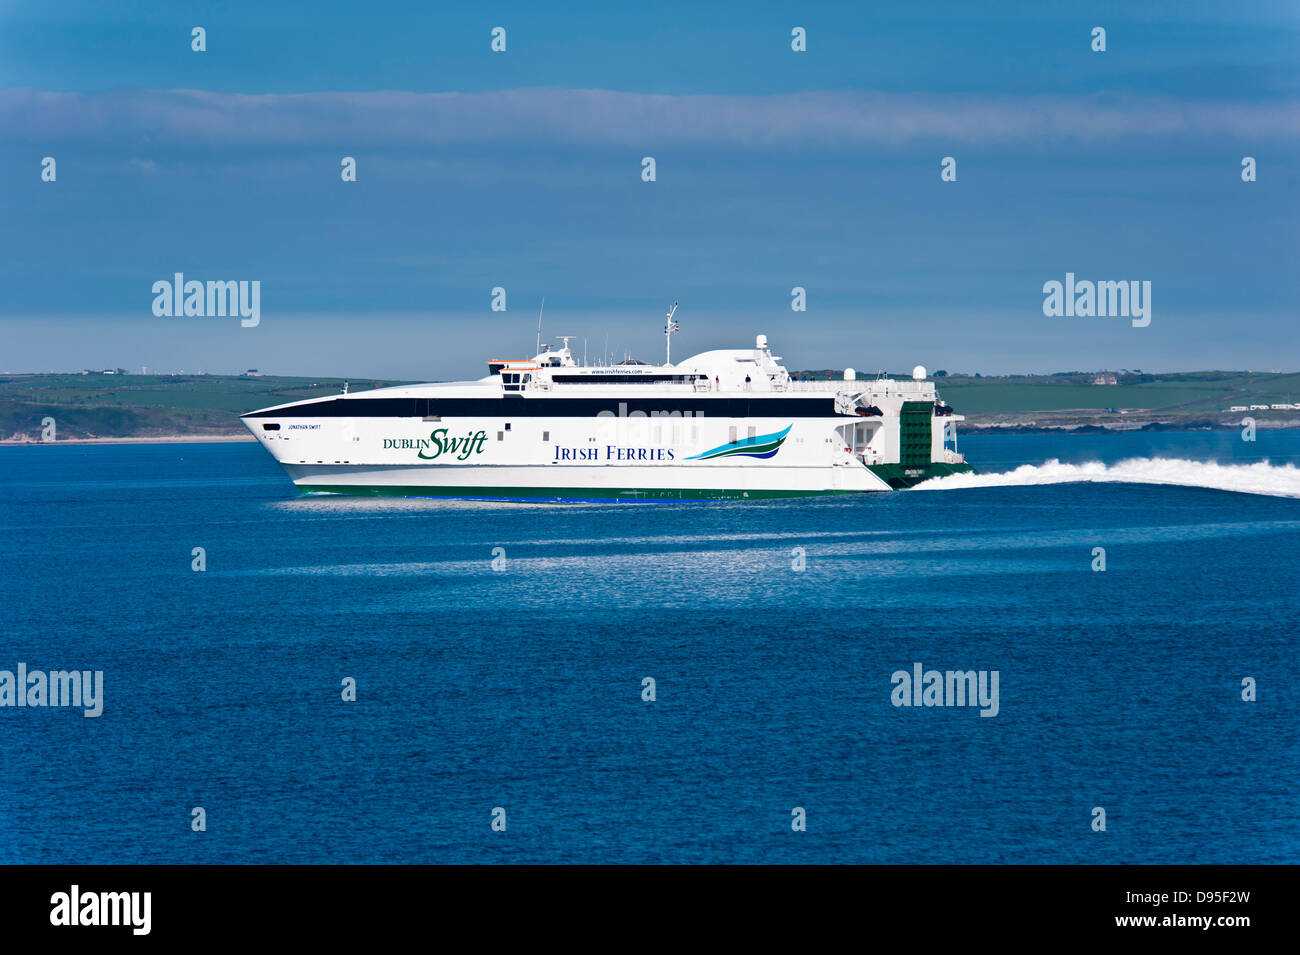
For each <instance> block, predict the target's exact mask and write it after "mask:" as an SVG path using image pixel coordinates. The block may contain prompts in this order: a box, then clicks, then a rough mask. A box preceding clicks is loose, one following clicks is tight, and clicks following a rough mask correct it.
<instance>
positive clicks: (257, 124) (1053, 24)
mask: <svg viewBox="0 0 1300 955" xmlns="http://www.w3.org/2000/svg"><path fill="white" fill-rule="evenodd" d="M194 27H202V28H203V29H204V30H205V31H206V35H205V40H206V49H205V50H204V51H202V52H197V51H195V50H193V49H192V30H193V28H194ZM495 27H502V28H504V30H505V42H506V49H505V51H504V52H494V51H493V50H492V49H491V45H492V31H493V29H494V28H495ZM795 27H802V28H803V30H804V31H805V35H806V50H804V51H801V52H796V51H795V50H793V49H792V48H791V43H792V33H791V31H792V30H793V29H794V28H795ZM1095 27H1103V28H1104V29H1105V31H1106V50H1105V51H1104V52H1096V51H1094V50H1093V49H1092V45H1093V43H1094V39H1093V29H1094V28H1095ZM1298 146H1300V5H1297V4H1295V3H1293V2H1291V3H1282V2H1255V3H1251V2H1244V3H1232V4H1228V3H1196V2H1178V3H1141V2H1135V3H1134V2H1130V3H1081V2H1076V3H1055V2H1044V0H1039V2H1032V3H1012V2H996V0H990V2H986V3H980V4H971V3H968V2H952V3H948V2H943V3H933V2H917V3H910V4H876V3H861V2H855V3H797V4H796V3H784V4H777V3H763V2H752V3H746V4H732V5H724V4H700V3H698V2H694V3H677V2H673V0H664V2H657V3H654V4H639V5H633V4H609V3H563V4H539V3H536V2H533V3H490V4H471V3H463V4H444V3H437V2H422V3H375V4H356V3H337V2H331V0H320V2H314V3H310V4H291V3H281V4H269V3H265V2H256V3H247V2H238V0H234V2H232V0H227V2H221V3H179V2H148V0H141V2H119V3H112V4H104V3H73V2H60V0H40V2H13V0H0V372H23V371H70V370H72V371H75V370H80V369H82V368H83V367H92V368H101V367H119V366H120V367H125V368H129V369H132V370H136V371H138V370H139V369H140V367H141V366H147V367H148V368H149V370H150V371H151V372H154V371H179V370H182V369H183V370H186V371H189V372H193V371H199V370H206V371H210V372H213V373H231V372H238V371H243V370H244V369H246V368H258V369H260V370H261V371H263V372H266V373H277V374H300V375H308V376H338V377H355V378H389V379H406V380H414V379H446V378H459V377H477V376H479V375H480V374H483V373H484V372H485V366H484V364H483V362H484V360H485V359H487V358H501V357H523V356H528V355H531V354H532V352H533V348H534V345H535V343H536V336H537V321H538V312H539V308H540V306H541V303H542V300H543V298H545V312H544V319H543V333H542V337H543V340H551V341H553V340H555V336H557V335H560V334H569V335H573V336H575V341H574V343H573V347H574V348H575V349H578V350H580V351H581V350H582V349H583V348H584V347H585V349H586V352H587V354H588V356H589V357H590V358H592V359H595V358H600V357H603V356H605V355H609V356H611V357H613V358H615V359H621V358H623V357H625V356H627V355H632V356H635V357H639V358H642V359H645V360H660V359H662V356H663V334H662V328H663V316H664V313H665V312H666V311H667V310H668V308H669V307H670V306H671V305H672V303H673V302H674V301H678V302H680V307H679V310H678V313H677V318H678V322H679V324H680V328H681V330H680V331H679V332H678V333H677V334H676V335H675V336H674V342H673V353H674V355H676V356H678V357H679V358H680V357H684V356H686V355H689V354H692V353H694V352H697V351H705V350H708V349H711V348H725V347H747V346H749V345H750V344H751V343H752V342H753V337H754V335H755V334H758V333H763V334H766V335H767V336H768V338H769V340H770V341H771V344H772V347H773V350H774V351H775V352H776V353H777V354H779V355H782V356H783V357H784V358H785V361H786V363H787V365H788V366H789V367H791V368H824V367H841V366H843V365H845V364H851V365H853V366H854V367H856V368H857V369H858V370H859V371H865V372H875V371H877V370H880V369H886V370H891V371H894V372H898V371H905V370H908V369H910V368H911V367H912V366H913V365H914V364H918V363H920V364H924V365H926V366H927V367H929V368H931V369H936V368H943V369H946V370H950V371H968V372H975V371H979V372H982V373H983V374H1007V373H1050V372H1054V371H1068V370H1097V369H1103V368H1110V369H1120V368H1141V369H1143V370H1145V371H1161V370H1164V371H1173V370H1193V369H1204V368H1232V369H1247V370H1254V371H1260V370H1264V371H1267V370H1288V371H1294V370H1297V369H1300V336H1297V335H1296V333H1295V329H1296V327H1297V318H1300V315H1298V314H1297V302H1298V301H1300V268H1297V265H1296V251H1297V248H1300V244H1298V242H1297V240H1300V225H1298V224H1297V219H1298V216H1297V213H1300V156H1298V153H1297V147H1298ZM1248 156H1249V157H1252V158H1253V159H1254V160H1255V170H1256V179H1255V181H1253V182H1244V181H1243V179H1242V161H1243V158H1244V157H1248ZM46 157H50V158H52V159H53V160H54V162H55V167H54V168H55V179H54V181H44V180H43V178H42V171H43V160H45V158H46ZM343 157H352V158H353V159H355V161H356V181H354V182H344V181H343V179H342V177H341V168H342V167H341V163H342V160H343ZM645 157H653V159H654V162H655V179H654V181H653V182H647V181H645V180H644V179H643V159H644V158H645ZM945 157H952V159H953V160H955V171H956V180H955V181H944V180H943V179H942V178H941V164H942V161H943V160H944V158H945ZM177 272H180V273H183V274H184V276H185V278H186V279H187V280H199V281H208V280H213V281H249V282H252V281H257V282H259V283H260V285H259V288H260V296H261V299H260V321H259V322H258V324H257V325H256V326H255V327H243V326H242V325H241V323H240V322H239V320H238V319H237V318H231V317H229V316H226V317H201V316H181V317H174V316H172V317H168V316H158V315H155V314H154V308H153V305H154V299H155V295H154V292H153V286H154V283H155V282H158V281H160V280H167V281H171V280H172V277H173V275H174V274H175V273H177ZM1066 273H1074V274H1075V276H1076V278H1077V279H1078V280H1092V281H1121V280H1123V281H1138V282H1150V283H1151V321H1150V323H1149V324H1148V325H1146V326H1145V327H1134V326H1133V324H1132V323H1131V322H1130V321H1129V320H1128V319H1127V318H1122V317H1095V316H1093V317H1084V316H1070V317H1063V316H1062V317H1057V316H1051V317H1049V316H1047V315H1044V311H1043V303H1044V298H1045V295H1044V291H1043V286H1044V283H1046V282H1049V281H1053V280H1055V281H1060V282H1064V281H1065V277H1066ZM498 287H499V288H504V289H505V310H504V311H494V310H493V309H492V303H493V300H494V296H493V290H494V289H495V288H498ZM796 287H798V288H802V289H804V290H805V301H806V310H805V311H794V310H792V308H791V304H792V301H793V296H792V290H793V289H794V288H796Z"/></svg>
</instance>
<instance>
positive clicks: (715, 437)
mask: <svg viewBox="0 0 1300 955" xmlns="http://www.w3.org/2000/svg"><path fill="white" fill-rule="evenodd" d="M779 361H780V359H779V358H776V357H774V356H773V355H772V353H771V351H770V350H769V349H768V347H767V339H766V337H765V336H763V335H759V336H758V340H757V343H756V347H754V348H751V349H735V350H721V351H709V352H704V353H702V354H699V355H696V356H694V357H693V358H688V359H686V360H685V361H682V362H679V363H677V364H664V365H647V364H645V363H642V362H636V361H627V362H622V363H621V364H617V365H598V366H584V365H579V364H578V363H577V362H576V361H574V359H573V357H572V355H571V354H570V351H569V348H568V346H567V343H566V345H565V346H564V347H563V348H561V349H559V350H552V349H551V348H550V347H549V346H548V347H547V348H545V349H544V350H543V351H542V352H541V353H540V354H538V355H537V356H536V357H534V358H532V359H529V360H526V361H524V360H521V361H490V362H488V367H489V370H490V372H491V373H490V374H489V375H488V376H487V377H486V378H481V379H479V380H478V381H465V382H453V383H444V384H427V385H410V386H399V387H394V388H379V389H376V390H373V391H366V392H361V393H359V394H346V393H345V394H343V395H339V396H336V397H329V398H316V399H312V400H309V401H298V402H294V403H292V404H286V405H278V406H276V407H274V408H265V409H263V410H261V411H252V412H249V413H248V414H246V415H244V416H243V421H244V423H245V424H246V425H247V426H248V428H249V430H251V431H252V432H253V434H254V435H256V436H257V439H258V440H259V441H261V442H262V445H263V447H265V448H266V449H267V450H268V451H269V452H270V453H271V454H272V455H273V456H274V457H275V459H276V460H277V461H279V462H280V464H281V465H282V466H283V467H284V469H285V470H286V471H287V472H288V473H289V476H290V477H291V478H292V479H293V482H294V483H295V484H296V485H298V487H299V488H300V489H302V490H303V491H305V492H308V493H334V494H395V495H409V496H420V497H452V498H477V499H490V500H547V501H556V500H564V501H568V500H579V501H583V500H647V499H671V500H680V499H686V498H733V499H744V498H765V497H797V496H802V495H811V494H852V493H859V492H862V491H887V490H890V489H891V488H905V487H911V486H912V485H914V484H916V483H918V482H920V481H923V480H925V479H927V478H930V477H936V476H940V475H944V474H952V473H956V472H959V471H969V470H970V466H969V465H967V464H966V463H965V460H964V459H963V458H962V456H961V455H960V454H958V453H957V434H956V423H957V422H958V421H960V420H962V419H961V417H960V416H959V415H955V414H953V413H952V409H951V408H949V407H947V406H946V405H944V404H942V403H941V402H940V401H939V399H938V396H937V394H936V392H935V388H934V382H932V381H927V380H925V370H924V369H923V368H919V367H918V368H917V370H916V373H915V374H914V376H913V379H912V380H904V381H900V380H893V379H886V378H881V379H877V380H874V381H857V380H855V376H854V374H853V372H852V371H851V370H849V371H846V372H845V373H844V380H842V381H796V380H794V379H792V378H791V376H790V375H789V374H788V373H787V372H786V370H785V368H783V367H782V366H781V365H780V364H779Z"/></svg>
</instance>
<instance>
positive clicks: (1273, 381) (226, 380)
mask: <svg viewBox="0 0 1300 955" xmlns="http://www.w3.org/2000/svg"><path fill="white" fill-rule="evenodd" d="M794 374H795V376H796V377H805V376H806V377H815V378H819V379H822V380H825V379H826V378H827V377H828V376H829V377H833V378H836V379H840V378H842V377H843V373H842V372H841V371H838V370H836V369H821V370H818V371H800V372H795V373H794ZM1095 376H1096V373H1094V372H1088V373H1082V372H1071V373H1066V374H1058V375H1026V376H1012V377H1003V378H985V377H979V376H974V375H939V376H937V377H936V378H935V381H936V383H937V384H938V387H939V393H940V395H941V396H942V397H943V398H944V400H945V401H947V402H948V403H949V404H951V405H952V406H953V407H954V408H955V409H956V410H957V411H958V413H960V414H963V415H965V416H966V418H967V421H966V424H965V426H964V430H966V431H973V430H982V429H988V430H1007V429H1043V428H1050V429H1056V428H1078V427H1084V428H1089V429H1091V428H1115V429H1131V428H1140V427H1156V428H1174V427H1224V428H1227V427H1238V426H1239V425H1240V422H1241V419H1242V418H1243V417H1244V416H1245V414H1246V413H1245V412H1231V411H1229V410H1228V409H1230V408H1231V407H1233V406H1246V407H1247V408H1249V406H1250V405H1260V404H1264V405H1273V404H1291V403H1292V402H1300V373H1288V374H1267V373H1261V372H1233V371H1201V372H1186V373H1178V374H1164V375H1144V374H1140V373H1136V372H1124V373H1118V374H1116V375H1115V381H1116V383H1115V384H1106V385H1095V384H1092V381H1093V379H1094V377H1095ZM894 377H903V376H900V375H896V376H894ZM390 384H398V382H391V381H375V380H365V381H356V380H354V381H352V382H351V389H352V390H353V391H363V390H366V389H369V388H375V387H383V386H385V385H390ZM342 390H343V380H342V379H337V378H320V379H311V378H290V377H277V376H269V375H268V376H253V377H248V376H226V375H103V374H91V375H7V376H2V377H0V436H4V438H5V439H7V440H8V441H10V442H25V441H38V440H40V437H41V421H42V419H43V418H45V417H47V416H48V417H52V418H54V419H55V422H56V424H57V429H58V431H57V437H58V438H59V439H60V440H69V439H81V440H85V439H99V438H150V437H157V438H162V437H171V436H185V437H193V438H216V437H222V436H242V435H244V434H245V433H246V432H245V430H244V428H243V426H242V425H241V424H240V423H239V415H240V414H241V413H243V412H245V411H250V410H252V409H255V408H263V407H266V406H268V405H275V404H281V403H283V402H288V401H297V400H299V399H302V398H314V397H319V396H321V395H330V394H338V393H339V392H341V391H342ZM1249 414H1250V415H1251V416H1252V417H1254V418H1255V419H1256V421H1257V423H1258V424H1259V425H1260V426H1271V427H1300V410H1269V411H1253V412H1249Z"/></svg>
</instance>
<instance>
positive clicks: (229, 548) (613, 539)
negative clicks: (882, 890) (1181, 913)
mask: <svg viewBox="0 0 1300 955" xmlns="http://www.w3.org/2000/svg"><path fill="white" fill-rule="evenodd" d="M963 450H964V451H965V452H966V453H967V455H968V456H969V457H970V458H971V460H972V461H973V462H974V463H975V464H976V465H977V466H978V467H980V469H981V472H982V473H981V474H980V475H978V476H974V477H957V478H952V479H947V480H945V481H941V482H936V483H935V484H934V485H931V486H927V487H926V488H925V489H923V490H917V491H913V492H906V493H895V494H881V495H869V496H863V497H860V498H841V499H835V500H820V499H818V500H796V501H779V502H749V503H734V502H733V503H683V504H674V503H653V504H603V505H521V504H482V503H439V502H436V501H427V500H353V499H346V498H333V497H310V498H305V497H298V496H296V494H295V492H294V490H293V488H292V485H291V484H290V483H289V481H288V480H287V479H286V478H285V477H284V476H283V474H282V473H281V471H280V470H279V468H278V466H276V465H275V464H274V462H272V461H271V460H270V459H269V458H268V457H267V456H266V455H265V453H264V452H263V451H261V449H260V448H259V447H257V446H256V445H252V444H234V445H179V446H178V445H168V446H151V445H135V446H122V447H53V448H49V447H34V448H25V447H17V448H0V600H2V603H3V620H2V623H0V670H11V671H12V670H15V669H16V667H17V665H18V663H19V662H24V663H26V664H27V666H28V667H29V668H30V669H45V670H57V669H72V668H77V669H92V670H102V671H103V673H104V711H103V714H102V715H101V716H100V717H99V718H96V719H88V718H85V717H83V716H82V715H81V713H80V711H77V710H67V709H54V708H21V709H20V708H15V707H0V734H3V746H0V861H4V862H15V861H42V862H218V861H219V862H258V861H275V862H295V861H320V862H337V861H365V862H370V861H374V862H378V861H413V862H418V861H539V860H540V861H584V862H586V861H668V862H679V861H745V862H765V861H773V862H776V861H863V862H1283V861H1286V862H1296V861H1300V814H1298V813H1297V812H1296V810H1295V793H1296V792H1297V790H1298V789H1300V770H1298V769H1297V767H1298V766H1300V744H1298V738H1300V734H1298V732H1297V729H1296V719H1295V713H1296V704H1297V702H1298V701H1300V692H1298V682H1297V678H1298V677H1300V654H1298V653H1297V640H1296V628H1297V623H1298V619H1300V614H1298V613H1297V611H1298V610H1300V598H1298V597H1297V587H1296V585H1295V580H1294V578H1295V569H1296V567H1297V566H1300V543H1297V542H1298V540H1300V536H1298V533H1297V532H1298V531H1300V473H1298V472H1297V471H1296V469H1295V462H1296V461H1297V460H1298V459H1300V435H1296V434H1294V433H1293V434H1286V433H1276V432H1261V433H1260V435H1259V441H1257V442H1255V443H1253V444H1251V443H1247V442H1243V441H1241V439H1240V436H1238V435H1237V434H1236V433H1233V432H1224V433H1196V434H1156V435H1126V436H1099V437H1093V436H1087V437H1085V436H1070V437H1051V436H1041V435H1007V436H994V437H981V436H972V437H969V438H965V439H963ZM195 547H202V548H204V549H205V552H206V566H207V569H206V571H205V572H202V573H197V572H194V571H193V570H192V569H191V561H192V559H193V558H192V556H191V555H192V551H193V548H195ZM1098 547H1100V548H1104V550H1105V561H1106V570H1105V572H1096V571H1094V570H1093V569H1092V567H1093V565H1094V563H1095V557H1094V550H1095V548H1098ZM497 548H501V550H499V551H497V550H496V549H497ZM494 552H495V555H496V556H497V557H498V558H503V559H504V570H502V571H499V572H498V571H494V570H493V569H492V561H493V558H494ZM498 562H499V561H498ZM801 562H802V564H803V568H804V569H802V570H796V569H794V565H796V564H799V563H801ZM916 663H920V664H922V666H923V669H924V670H929V669H937V670H940V671H947V670H962V671H965V670H976V671H980V670H984V671H989V672H991V671H995V670H996V671H997V672H998V675H999V682H998V686H999V698H998V710H997V715H996V716H994V717H991V718H989V717H981V716H980V715H979V712H980V711H979V709H978V708H976V707H926V706H917V707H911V706H895V705H893V703H892V701H891V693H892V691H893V690H894V682H893V680H892V675H893V674H894V673H895V672H897V671H905V672H908V673H910V672H911V671H912V669H913V665H914V664H916ZM345 677H352V678H354V679H355V680H356V685H357V696H358V699H357V702H355V703H345V702H343V701H342V699H341V698H340V692H341V681H342V680H343V679H344V678H345ZM645 677H653V679H654V680H655V690H656V699H655V701H654V702H644V701H643V700H642V681H643V678H645ZM1246 677H1250V678H1252V679H1253V680H1255V681H1256V685H1257V694H1258V700H1257V701H1256V702H1244V701H1243V700H1242V698H1241V697H1242V680H1243V678H1246ZM195 806H202V807H204V809H205V811H206V816H207V831H206V832H202V833H196V832H192V831H191V828H190V820H191V809H192V807H195ZM494 807H502V808H503V809H504V810H505V814H506V819H507V828H506V831H505V832H494V831H492V829H491V826H490V822H491V817H492V810H493V808H494ZM794 807H803V808H804V809H805V810H806V813H807V820H808V822H807V831H806V832H792V831H791V826H790V821H791V810H792V808H794ZM1094 807H1104V808H1105V810H1106V814H1107V816H1106V818H1107V829H1106V831H1105V832H1094V831H1092V829H1091V828H1090V822H1091V820H1092V818H1093V817H1092V811H1093V809H1094Z"/></svg>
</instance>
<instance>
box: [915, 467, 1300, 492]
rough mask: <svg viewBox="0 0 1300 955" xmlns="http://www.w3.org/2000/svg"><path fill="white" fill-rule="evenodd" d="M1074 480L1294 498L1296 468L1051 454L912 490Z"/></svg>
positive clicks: (1299, 486)
mask: <svg viewBox="0 0 1300 955" xmlns="http://www.w3.org/2000/svg"><path fill="white" fill-rule="evenodd" d="M1079 481H1093V482H1103V483H1105V482H1122V483H1126V484H1169V485H1177V486H1179V487H1205V488H1212V489H1214V490H1219V491H1240V492H1242V493H1244V494H1270V495H1273V496H1275V497H1300V469H1298V468H1296V467H1295V466H1294V465H1292V464H1286V465H1274V464H1270V463H1269V462H1268V461H1257V462H1255V463H1254V464H1219V463H1218V462H1217V461H1188V460H1186V459H1184V458H1128V459H1127V460H1124V461H1118V462H1116V463H1115V464H1103V463H1101V462H1100V461H1090V462H1088V463H1087V464H1062V463H1061V462H1060V461H1059V460H1057V459H1056V458H1052V459H1051V460H1049V461H1045V462H1043V463H1042V464H1023V465H1021V466H1020V467H1018V468H1016V469H1015V470H1014V471H1005V472H1002V473H1000V474H951V475H949V476H947V477H941V478H933V479H931V480H929V481H924V482H922V483H921V484H918V485H917V486H916V488H915V490H918V491H949V490H955V489H957V488H966V487H1010V486H1018V485H1030V484H1070V483H1075V482H1079Z"/></svg>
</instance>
